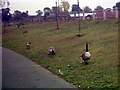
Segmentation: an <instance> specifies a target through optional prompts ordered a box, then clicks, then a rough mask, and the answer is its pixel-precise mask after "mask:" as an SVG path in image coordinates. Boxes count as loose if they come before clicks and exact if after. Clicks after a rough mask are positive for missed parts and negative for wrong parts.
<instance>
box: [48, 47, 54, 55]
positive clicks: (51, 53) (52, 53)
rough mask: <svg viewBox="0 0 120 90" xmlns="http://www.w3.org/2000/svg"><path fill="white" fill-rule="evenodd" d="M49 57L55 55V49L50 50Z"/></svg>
mask: <svg viewBox="0 0 120 90" xmlns="http://www.w3.org/2000/svg"><path fill="white" fill-rule="evenodd" d="M48 55H55V49H54V48H53V47H50V48H49V49H48Z"/></svg>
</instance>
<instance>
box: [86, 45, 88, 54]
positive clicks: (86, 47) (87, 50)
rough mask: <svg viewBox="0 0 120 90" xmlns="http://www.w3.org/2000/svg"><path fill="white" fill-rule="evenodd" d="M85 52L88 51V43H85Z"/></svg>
mask: <svg viewBox="0 0 120 90" xmlns="http://www.w3.org/2000/svg"><path fill="white" fill-rule="evenodd" d="M86 52H88V43H86Z"/></svg>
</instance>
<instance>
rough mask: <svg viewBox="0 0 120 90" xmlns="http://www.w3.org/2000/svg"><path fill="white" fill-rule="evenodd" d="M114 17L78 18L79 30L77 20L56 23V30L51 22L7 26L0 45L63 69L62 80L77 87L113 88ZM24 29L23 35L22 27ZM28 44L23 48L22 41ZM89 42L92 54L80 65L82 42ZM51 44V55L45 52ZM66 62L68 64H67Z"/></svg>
mask: <svg viewBox="0 0 120 90" xmlns="http://www.w3.org/2000/svg"><path fill="white" fill-rule="evenodd" d="M117 23H118V22H117V20H106V21H82V22H81V34H83V36H81V37H76V36H75V35H76V34H77V33H78V26H77V25H78V24H77V22H63V23H60V30H53V29H55V28H56V26H55V23H54V22H53V23H42V24H39V23H27V24H26V25H25V26H24V27H20V28H17V27H15V26H10V27H7V29H8V30H7V32H6V34H4V35H3V42H2V43H3V46H4V47H7V48H10V49H12V50H14V51H16V52H19V53H21V54H23V55H25V56H27V57H29V58H31V59H32V60H33V61H34V62H37V63H38V64H40V65H42V66H43V67H45V68H48V69H49V70H50V71H52V72H53V73H55V74H58V75H59V74H60V73H59V69H60V70H61V72H63V75H60V76H61V77H63V78H64V79H65V80H66V81H68V82H70V83H72V84H74V85H77V86H79V85H80V86H81V88H117V87H118V24H117ZM24 30H28V33H27V34H24V35H23V33H22V32H23V31H24ZM27 42H31V43H32V48H31V49H29V50H27V49H26V43H27ZM86 42H89V43H90V44H89V50H90V53H91V55H92V58H91V60H90V61H89V64H88V65H84V63H82V62H83V61H82V60H81V59H80V58H79V56H80V55H81V54H82V53H83V52H84V49H85V43H86ZM50 46H52V47H54V48H55V50H56V55H55V56H51V57H50V56H48V55H47V50H48V48H49V47H50ZM68 65H70V67H68Z"/></svg>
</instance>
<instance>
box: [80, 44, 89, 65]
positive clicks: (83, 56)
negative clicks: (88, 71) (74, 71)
mask: <svg viewBox="0 0 120 90" xmlns="http://www.w3.org/2000/svg"><path fill="white" fill-rule="evenodd" d="M80 58H81V59H82V60H83V61H84V63H85V65H87V64H88V60H90V58H91V54H90V52H89V50H88V43H86V51H85V52H84V53H83V54H82V55H81V56H80Z"/></svg>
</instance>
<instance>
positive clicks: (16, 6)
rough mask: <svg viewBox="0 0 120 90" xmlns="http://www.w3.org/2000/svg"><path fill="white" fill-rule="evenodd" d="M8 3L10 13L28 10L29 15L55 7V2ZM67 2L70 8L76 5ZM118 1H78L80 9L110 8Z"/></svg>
mask: <svg viewBox="0 0 120 90" xmlns="http://www.w3.org/2000/svg"><path fill="white" fill-rule="evenodd" d="M8 1H10V8H11V12H12V13H13V11H15V10H20V11H26V10H28V11H29V14H30V15H35V14H36V13H35V11H36V10H42V11H43V8H44V7H50V8H51V7H52V6H55V1H56V0H8ZM59 1H61V0H59ZM67 1H68V2H69V4H70V7H71V6H72V4H77V0H67ZM119 1H120V0H79V2H80V7H81V8H83V7H85V6H89V7H90V8H92V9H94V8H95V7H96V6H98V5H101V6H102V7H103V8H112V7H113V6H114V5H116V2H119ZM70 9H71V8H70ZM69 11H70V10H69Z"/></svg>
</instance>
